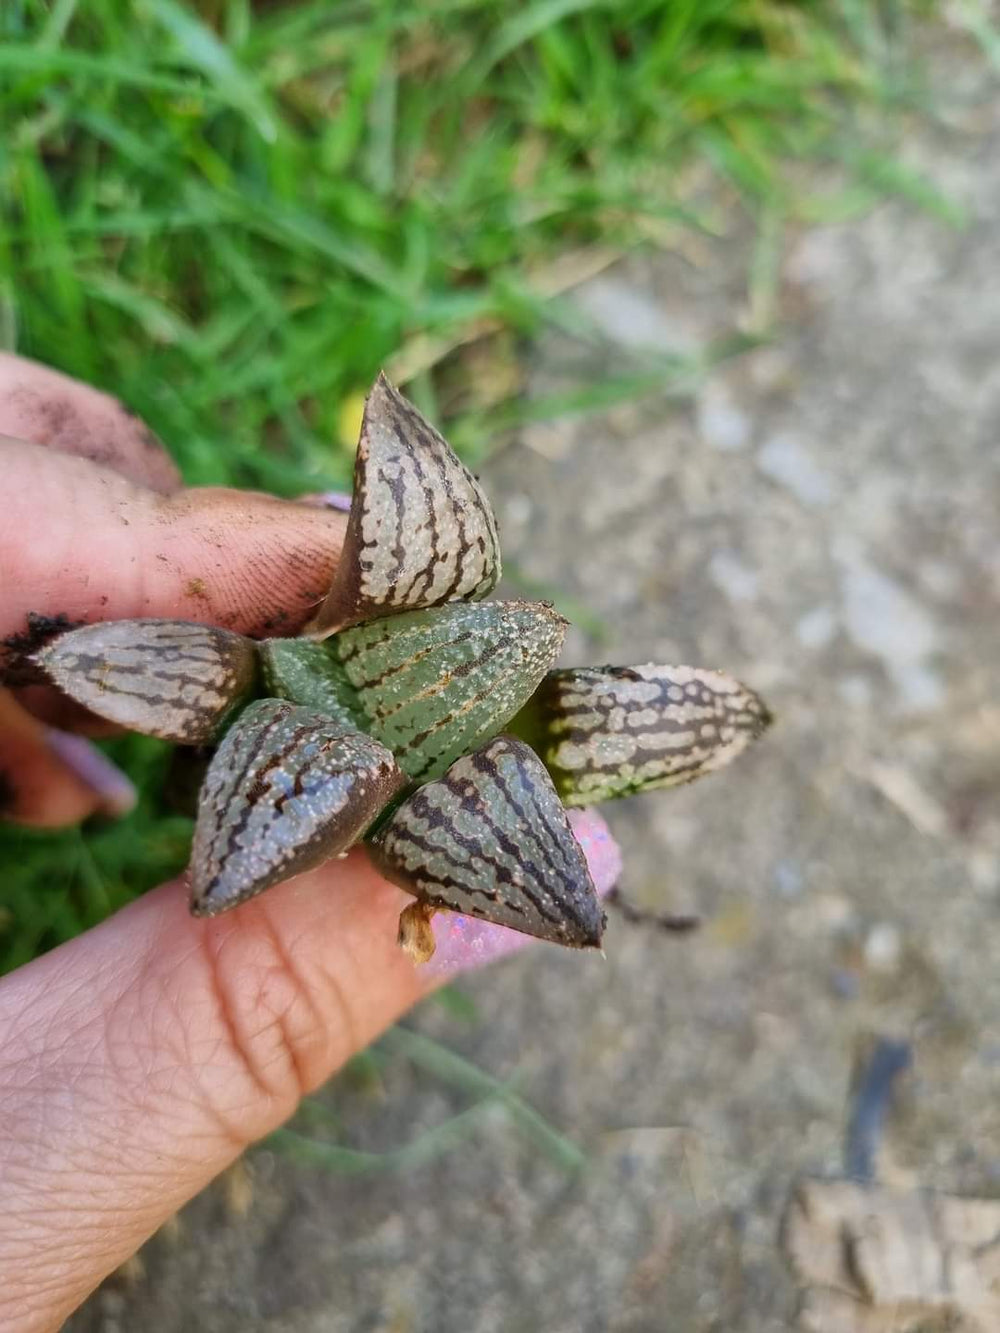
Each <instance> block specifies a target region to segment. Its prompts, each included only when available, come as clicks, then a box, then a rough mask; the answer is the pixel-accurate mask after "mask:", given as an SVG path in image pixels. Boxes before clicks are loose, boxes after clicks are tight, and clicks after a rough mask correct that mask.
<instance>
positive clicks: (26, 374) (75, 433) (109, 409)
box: [0, 352, 181, 494]
mask: <svg viewBox="0 0 1000 1333" xmlns="http://www.w3.org/2000/svg"><path fill="white" fill-rule="evenodd" d="M0 435H10V436H16V437H17V438H18V439H21V440H27V441H29V442H30V443H31V444H38V445H43V446H44V447H45V448H47V449H53V450H56V451H57V452H59V453H63V454H76V455H77V456H79V457H80V458H87V459H90V461H91V462H93V463H100V464H101V465H102V466H104V467H109V468H113V469H114V470H115V471H116V472H120V473H121V475H122V476H123V477H128V478H129V480H130V481H134V482H137V483H139V484H140V485H142V486H148V487H149V489H150V490H153V491H159V492H161V493H164V494H166V493H169V492H170V491H175V490H177V489H178V488H179V487H180V485H181V475H180V472H179V471H178V470H177V466H176V464H175V463H174V462H173V460H172V459H171V458H170V456H169V454H168V453H167V451H166V450H165V448H164V447H163V445H162V444H161V442H160V441H159V440H158V439H157V437H156V436H155V435H154V434H153V432H152V431H151V430H150V429H149V427H148V426H147V425H146V424H145V422H143V421H141V420H140V419H139V417H137V416H136V415H135V414H134V413H132V412H130V411H129V410H128V408H127V407H125V406H124V405H123V404H122V403H120V402H119V401H118V399H117V398H112V397H111V395H110V394H106V393H101V391H100V390H99V389H92V388H91V387H90V386H89V385H87V384H80V383H79V381H77V380H73V379H70V378H69V377H68V376H66V375H61V374H60V373H59V372H58V371H57V370H52V369H50V367H48V366H43V365H40V364H39V363H38V362H37V361H28V360H26V359H25V358H24V357H20V356H13V355H11V354H10V353H8V352H0Z"/></svg>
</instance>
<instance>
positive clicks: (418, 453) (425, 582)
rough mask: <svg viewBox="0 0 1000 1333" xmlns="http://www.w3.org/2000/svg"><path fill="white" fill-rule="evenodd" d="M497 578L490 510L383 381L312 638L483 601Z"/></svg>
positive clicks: (368, 413)
mask: <svg viewBox="0 0 1000 1333" xmlns="http://www.w3.org/2000/svg"><path fill="white" fill-rule="evenodd" d="M499 577H500V543H499V538H498V536H497V526H496V519H495V518H494V516H493V510H492V508H491V506H490V502H489V500H488V499H487V498H486V495H485V493H484V492H483V489H482V487H481V486H480V485H479V482H478V481H477V480H476V479H475V477H474V476H473V475H472V473H471V472H469V470H468V469H467V468H466V467H465V465H464V464H463V463H462V462H461V460H460V459H459V458H458V457H457V455H456V454H455V453H454V451H453V450H452V448H451V446H450V445H449V444H448V443H447V442H446V441H445V439H444V438H443V437H442V436H441V435H439V434H438V432H437V431H436V430H435V429H434V428H433V426H431V424H430V423H429V422H428V421H427V420H425V418H424V417H423V416H421V414H420V413H419V412H418V411H417V409H416V408H415V407H414V406H413V405H412V404H411V403H409V402H407V400H406V399H405V398H404V397H403V396H402V394H400V393H398V392H397V391H396V389H394V388H393V386H392V385H391V384H390V383H389V381H388V380H387V379H386V378H385V376H384V375H380V376H379V377H378V379H377V380H376V382H375V386H374V388H373V389H372V391H371V393H370V394H369V395H368V400H367V402H366V403H365V414H364V420H363V422H362V426H361V440H360V443H359V445H358V453H357V458H356V460H355V465H354V495H353V498H352V501H351V512H350V517H349V518H348V523H347V534H346V536H345V539H344V549H343V553H342V555H341V559H340V564H339V565H338V567H337V573H336V575H335V577H334V581H333V585H332V587H331V589H330V592H329V594H328V595H327V598H326V600H325V602H324V603H323V605H322V606H321V607H320V609H319V611H318V613H317V615H316V617H315V619H314V620H313V622H312V623H311V624H310V625H309V626H308V627H307V630H306V633H307V634H309V635H311V636H312V637H313V638H325V637H326V636H327V635H329V634H332V633H334V632H336V631H337V630H340V629H343V628H345V627H346V626H349V625H357V624H360V623H361V622H362V621H365V620H371V619H374V618H376V617H381V616H387V615H392V614H396V613H398V612H401V611H412V610H417V609H420V608H423V607H428V606H439V605H441V604H442V603H444V602H451V601H457V600H460V599H465V600H472V601H476V600H478V599H479V598H482V597H485V596H486V595H487V594H488V593H489V592H490V591H491V590H492V589H493V588H494V587H495V586H496V583H497V580H498V579H499Z"/></svg>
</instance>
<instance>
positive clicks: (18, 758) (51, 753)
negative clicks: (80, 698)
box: [0, 690, 135, 828]
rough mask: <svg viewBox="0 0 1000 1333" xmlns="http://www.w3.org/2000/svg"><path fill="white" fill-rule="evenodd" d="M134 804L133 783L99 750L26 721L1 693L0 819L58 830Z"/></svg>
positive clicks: (117, 812) (58, 732)
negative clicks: (96, 814)
mask: <svg viewBox="0 0 1000 1333" xmlns="http://www.w3.org/2000/svg"><path fill="white" fill-rule="evenodd" d="M134 804H135V789H134V788H133V786H132V784H131V783H130V782H129V781H128V779H127V778H126V777H125V776H124V775H123V774H122V773H120V772H119V771H118V769H117V768H115V767H114V765H113V764H111V763H110V762H109V761H108V760H107V759H105V758H104V756H103V755H102V754H101V753H100V751H98V750H95V749H94V748H93V746H91V745H90V744H89V743H88V742H87V741H85V740H83V739H82V738H81V737H79V736H71V735H69V734H68V733H67V732H64V731H57V730H56V729H55V728H53V727H47V726H44V725H43V724H42V723H41V722H38V721H37V720H36V719H35V718H33V717H29V716H28V714H27V713H26V712H24V710H23V709H21V708H19V707H18V705H17V704H16V703H15V702H14V699H13V698H12V696H11V695H10V694H9V693H7V691H5V690H0V819H10V820H14V821H15V822H17V823H19V824H29V825H32V826H34V827H37V828H59V827H62V826H63V825H65V824H75V823H78V822H79V821H80V820H81V819H86V818H87V817H88V815H92V814H95V813H101V814H107V815H122V814H125V813H127V812H128V811H129V810H131V808H132V806H133V805H134Z"/></svg>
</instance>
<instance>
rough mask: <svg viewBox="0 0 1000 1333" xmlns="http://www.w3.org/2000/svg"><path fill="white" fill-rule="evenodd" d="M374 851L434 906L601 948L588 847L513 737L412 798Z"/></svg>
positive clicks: (532, 757)
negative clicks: (586, 853)
mask: <svg viewBox="0 0 1000 1333" xmlns="http://www.w3.org/2000/svg"><path fill="white" fill-rule="evenodd" d="M371 850H372V855H373V857H374V859H375V862H376V864H377V865H378V866H379V868H380V869H381V870H382V872H383V874H385V875H386V877H387V878H389V879H391V880H393V881H394V882H395V883H396V884H398V885H400V887H401V888H404V889H406V891H407V892H408V893H412V894H413V895H414V897H415V898H417V899H418V901H419V902H421V903H422V904H424V905H425V906H427V907H429V908H446V909H448V910H449V911H453V912H462V913H464V914H466V915H468V916H476V917H481V918H483V919H484V920H486V921H492V922H495V923H496V924H497V925H503V926H510V927H512V928H513V929H514V930H519V931H522V932H523V933H524V934H526V935H534V936H537V938H539V939H543V940H551V941H553V942H554V943H557V944H565V945H569V946H571V947H573V948H599V947H600V943H601V933H602V930H603V926H604V917H603V914H602V912H601V907H600V903H599V902H598V899H597V891H596V890H595V888H594V883H593V880H592V879H591V877H590V871H589V870H588V868H587V862H586V859H585V857H584V855H583V851H582V849H581V847H580V845H579V843H578V842H577V841H576V839H575V838H574V836H573V832H572V829H571V828H570V825H569V821H568V819H567V818H566V811H565V810H564V809H563V806H562V803H561V802H560V800H559V797H558V796H557V794H556V791H555V788H554V787H553V785H552V780H551V778H550V777H549V775H548V773H547V772H546V771H545V768H544V767H543V766H542V764H541V762H540V761H539V759H538V756H537V755H536V754H534V753H533V751H532V750H530V749H529V748H528V746H527V745H525V744H524V743H523V742H521V741H519V740H515V739H514V738H513V737H511V736H498V737H496V738H495V739H494V740H492V741H490V742H489V743H488V744H487V745H484V746H483V747H482V748H481V749H479V750H477V751H476V752H475V753H474V754H471V755H467V756H465V757H464V758H462V759H459V760H457V761H456V762H455V763H454V764H452V766H451V767H450V768H449V769H448V771H447V773H446V774H445V775H444V777H442V778H438V779H437V780H436V781H434V782H428V783H427V784H426V785H425V786H423V787H420V788H419V789H418V790H417V791H415V792H414V793H413V794H412V795H411V796H409V797H407V799H406V800H405V801H403V802H402V804H401V805H400V806H399V807H398V808H397V809H396V810H395V811H394V813H393V814H392V816H391V817H390V818H389V820H388V821H387V823H386V824H385V825H384V826H383V827H382V829H381V830H380V831H379V832H378V834H377V835H376V836H375V838H374V839H373V842H372V844H371ZM404 924H405V923H404Z"/></svg>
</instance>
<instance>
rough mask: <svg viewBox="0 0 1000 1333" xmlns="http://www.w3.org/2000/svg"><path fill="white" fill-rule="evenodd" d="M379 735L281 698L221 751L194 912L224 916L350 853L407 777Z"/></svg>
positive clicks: (201, 825)
mask: <svg viewBox="0 0 1000 1333" xmlns="http://www.w3.org/2000/svg"><path fill="white" fill-rule="evenodd" d="M403 782H404V778H403V775H402V773H400V771H399V769H398V768H397V767H396V765H395V763H394V762H393V758H392V755H391V754H390V753H389V751H388V750H386V748H385V747H384V746H383V745H380V744H379V743H378V741H375V740H372V738H371V737H370V736H365V735H363V734H362V733H361V732H358V731H345V730H343V729H342V728H340V727H338V726H337V724H336V723H335V722H332V721H331V720H330V719H329V718H328V717H326V716H324V715H323V714H322V713H317V712H315V711H314V710H313V709H310V708H301V707H299V706H297V705H295V704H291V703H287V702H285V701H284V700H281V699H261V700H259V701H258V702H257V703H255V704H251V705H250V707H249V708H248V709H247V710H246V712H245V713H244V714H243V716H242V717H241V718H240V719H239V720H238V721H237V722H236V724H235V725H234V726H233V727H231V728H230V730H229V731H228V732H227V733H226V736H225V738H224V739H223V741H222V744H221V745H220V746H219V748H218V750H217V751H216V753H215V757H214V758H213V760H212V762H211V764H210V766H209V770H208V773H207V775H206V777H205V783H204V786H203V787H202V790H201V797H200V800H199V804H198V821H197V824H196V825H195V833H194V843H193V846H192V849H191V911H192V912H193V913H194V914H195V916H215V915H216V914H217V913H219V912H224V911H226V910H227V909H228V908H230V907H235V906H236V905H237V903H241V902H243V900H244V899H246V898H250V897H252V896H253V895H254V894H256V893H260V892H261V890H263V889H266V888H269V887H270V886H271V885H272V884H278V883H280V881H282V880H285V879H290V878H291V877H292V876H293V875H299V874H301V873H302V872H303V871H304V870H311V869H312V868H313V867H314V866H318V865H319V864H320V863H321V862H323V861H326V860H327V859H328V858H329V857H331V856H337V855H338V854H339V853H340V852H343V851H346V849H347V848H348V847H350V846H351V845H352V843H354V842H356V841H357V840H358V838H359V837H361V835H362V834H363V833H364V831H365V829H366V828H367V827H368V826H369V824H371V822H372V821H373V820H374V818H375V817H376V815H377V814H378V813H379V812H380V811H381V810H382V808H383V807H384V806H385V804H386V802H387V801H388V800H389V799H390V798H391V797H392V796H393V795H394V794H395V793H396V792H397V791H398V790H399V789H400V787H401V786H402V785H403Z"/></svg>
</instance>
